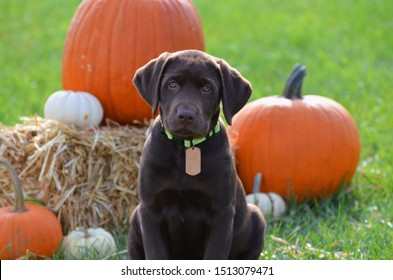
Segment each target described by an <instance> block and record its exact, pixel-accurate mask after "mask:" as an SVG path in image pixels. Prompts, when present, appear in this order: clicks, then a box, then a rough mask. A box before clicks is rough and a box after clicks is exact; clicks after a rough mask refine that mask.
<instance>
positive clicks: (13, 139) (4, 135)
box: [0, 117, 147, 234]
mask: <svg viewBox="0 0 393 280" xmlns="http://www.w3.org/2000/svg"><path fill="white" fill-rule="evenodd" d="M22 121H23V123H22V124H17V125H16V126H14V127H6V126H2V125H1V124H0V157H3V158H6V159H8V160H9V161H10V162H11V163H12V164H13V166H14V167H15V169H16V171H17V172H18V174H19V176H20V178H21V180H22V183H23V187H24V193H25V196H29V197H33V198H37V199H39V200H42V201H44V202H45V203H46V204H47V206H48V208H49V209H51V210H52V211H53V212H54V213H55V214H56V215H57V217H58V219H59V221H60V222H61V224H62V225H63V230H64V233H65V234H66V233H67V232H69V231H70V230H73V229H75V228H77V227H80V226H85V227H103V228H106V229H108V230H110V231H114V230H117V231H119V232H125V231H127V229H128V220H129V217H130V213H131V211H132V210H133V209H134V208H135V206H136V205H137V204H138V202H139V198H138V192H137V176H138V169H139V159H140V155H141V150H142V146H143V143H144V142H145V139H146V136H145V134H146V129H147V126H146V125H141V126H128V125H127V126H121V125H119V124H117V123H113V122H108V123H107V125H106V126H102V127H100V128H97V129H87V128H77V127H75V126H70V125H66V124H62V123H59V122H57V121H53V120H47V119H42V118H39V117H33V118H22ZM13 195H14V191H13V186H12V184H11V180H10V177H9V174H7V172H6V171H5V170H3V169H1V170H0V207H3V206H5V205H10V204H12V203H13V198H14V196H13Z"/></svg>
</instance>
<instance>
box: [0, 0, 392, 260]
mask: <svg viewBox="0 0 393 280" xmlns="http://www.w3.org/2000/svg"><path fill="white" fill-rule="evenodd" d="M79 2H80V1H77V0H57V1H40V0H30V1H23V0H14V1H2V2H1V3H0V66H1V71H0V122H1V123H4V124H7V125H13V124H15V123H17V122H18V121H19V117H20V116H31V115H33V114H38V115H41V116H42V115H43V113H42V112H43V106H44V103H45V100H46V98H47V97H48V96H49V95H50V94H51V93H53V92H54V91H56V90H59V89H61V77H60V74H61V73H60V71H61V57H62V47H63V42H64V38H65V34H66V31H67V28H68V25H69V23H70V20H71V18H72V15H73V13H74V11H75V9H76V7H77V6H78V4H79ZM194 2H195V4H196V6H197V8H198V11H199V14H200V16H201V19H202V22H203V27H204V33H205V40H206V50H207V52H209V53H211V54H212V55H215V56H218V57H221V58H224V59H225V60H227V61H228V62H229V63H230V64H231V65H232V66H234V67H236V68H237V69H238V70H239V71H240V72H241V73H242V74H243V76H245V77H246V78H247V79H248V80H250V81H251V83H252V85H253V88H254V92H253V96H252V99H256V98H260V97H264V96H270V95H278V94H280V93H281V91H282V90H283V87H284V84H285V80H286V78H287V76H288V74H289V72H290V70H291V69H292V67H293V66H294V65H295V64H297V63H301V64H303V65H305V66H306V67H307V77H306V79H305V83H304V86H303V93H304V94H317V95H322V96H326V97H330V98H332V99H334V100H336V101H337V102H339V103H341V104H342V105H343V106H345V107H346V108H347V109H348V110H349V112H351V114H352V115H353V117H354V119H355V121H356V123H357V125H358V128H359V132H360V136H361V145H362V151H361V159H360V162H359V166H358V170H357V173H356V175H355V178H354V179H353V181H352V184H351V186H350V187H349V188H348V189H347V190H345V191H342V192H340V193H338V194H337V195H335V196H332V197H330V198H328V199H326V200H323V201H321V202H319V203H306V204H296V203H289V205H288V211H287V213H285V214H284V215H283V216H282V217H281V218H280V219H272V218H268V222H269V227H268V230H267V235H266V248H265V251H264V253H263V255H262V257H261V258H262V259H320V258H323V259H340V258H344V259H392V258H393V202H392V201H393V179H392V178H393V176H392V173H393V150H392V148H391V146H392V143H393V136H392V131H393V115H391V114H390V113H389V112H391V111H390V110H391V109H392V108H393V101H392V97H391V95H392V93H393V91H392V88H393V78H392V73H393V51H392V50H393V36H392V30H393V17H392V11H393V2H392V1H389V0H379V1H378V0H375V1H369V0H358V1H355V0H352V1H350V0H348V1H342V0H341V1H339V0H331V1H322V0H317V1H306V0H299V1H267V0H265V1H263V0H248V1H225V0H215V1H211V0H195V1H194ZM333 160H334V159H333ZM118 239H119V240H121V241H123V242H122V243H124V240H123V238H122V237H120V238H118Z"/></svg>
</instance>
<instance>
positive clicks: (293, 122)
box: [229, 65, 360, 200]
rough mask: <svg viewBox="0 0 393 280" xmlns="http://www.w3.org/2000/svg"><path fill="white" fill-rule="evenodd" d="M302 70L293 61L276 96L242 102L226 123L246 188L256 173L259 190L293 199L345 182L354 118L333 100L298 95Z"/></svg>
mask: <svg viewBox="0 0 393 280" xmlns="http://www.w3.org/2000/svg"><path fill="white" fill-rule="evenodd" d="M305 74H306V69H305V68H304V67H303V66H300V65H299V66H297V67H295V68H294V70H293V71H292V74H291V76H290V78H289V79H288V81H287V85H286V88H285V91H284V93H283V95H282V96H271V97H265V98H261V99H258V100H256V101H253V102H251V103H249V104H247V105H246V106H245V107H244V108H243V109H242V110H241V111H240V112H239V113H238V114H237V115H236V116H235V117H234V119H233V122H232V127H230V128H229V135H230V137H231V142H232V145H233V146H234V150H235V156H236V161H237V170H238V173H239V177H240V178H241V180H242V181H243V184H244V187H245V190H246V192H247V193H252V191H253V180H254V177H255V175H256V174H257V173H259V172H260V173H262V175H263V177H262V184H261V187H260V191H261V192H265V193H267V192H276V193H278V194H280V195H282V196H284V197H287V198H288V197H291V196H292V197H293V196H295V197H297V199H298V200H304V199H314V198H319V197H326V196H328V195H330V194H332V193H333V192H335V191H336V190H338V189H339V187H340V186H342V185H348V184H349V183H350V181H351V179H352V177H353V175H354V173H355V171H356V167H357V164H358V161H359V156H360V141H359V133H358V129H357V127H356V124H355V121H354V120H353V118H352V116H351V115H350V114H349V113H348V111H347V110H346V109H345V108H344V107H343V106H341V105H340V104H339V103H337V102H335V101H333V100H331V99H329V98H326V97H322V96H315V95H307V96H302V94H301V86H302V81H303V78H304V76H305Z"/></svg>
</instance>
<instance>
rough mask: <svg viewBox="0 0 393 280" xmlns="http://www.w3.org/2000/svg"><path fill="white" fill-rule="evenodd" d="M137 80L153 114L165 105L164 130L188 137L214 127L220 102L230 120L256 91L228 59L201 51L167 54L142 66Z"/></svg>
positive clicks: (162, 112)
mask: <svg viewBox="0 0 393 280" xmlns="http://www.w3.org/2000/svg"><path fill="white" fill-rule="evenodd" d="M133 82H134V84H135V86H136V87H137V89H138V91H139V93H140V94H141V96H142V97H143V99H144V100H146V102H147V103H149V104H150V106H151V107H152V110H153V114H155V113H156V112H157V109H158V107H160V114H161V119H162V122H163V124H164V127H165V129H166V130H167V131H169V132H170V133H172V134H173V135H176V136H178V137H182V138H186V139H193V138H198V137H203V136H205V135H206V134H207V133H208V132H209V130H210V129H212V128H213V127H214V125H215V124H216V122H217V120H218V117H219V113H220V102H221V101H222V104H223V111H224V116H225V119H226V120H227V122H228V124H231V121H232V117H233V116H234V115H235V114H236V113H237V112H238V111H239V110H240V109H241V108H242V107H243V106H244V105H245V104H246V102H247V100H248V99H249V97H250V95H251V92H252V89H251V85H250V83H249V82H248V81H247V80H246V79H244V78H243V77H242V76H241V75H240V73H239V72H238V71H236V70H235V69H234V68H232V67H231V66H229V65H228V63H226V62H225V61H224V60H222V59H218V58H215V57H213V56H210V55H208V54H206V53H204V52H201V51H197V50H186V51H179V52H175V53H163V54H161V55H160V56H159V57H158V58H156V59H153V60H151V61H150V62H148V63H147V64H146V65H145V66H143V67H141V68H140V69H139V70H138V71H137V72H136V73H135V76H134V80H133Z"/></svg>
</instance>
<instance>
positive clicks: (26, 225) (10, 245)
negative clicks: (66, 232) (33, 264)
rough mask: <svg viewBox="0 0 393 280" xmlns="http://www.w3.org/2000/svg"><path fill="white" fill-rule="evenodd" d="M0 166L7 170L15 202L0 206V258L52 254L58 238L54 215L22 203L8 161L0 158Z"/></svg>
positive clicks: (38, 206) (15, 178)
mask: <svg viewBox="0 0 393 280" xmlns="http://www.w3.org/2000/svg"><path fill="white" fill-rule="evenodd" d="M0 166H3V167H5V168H7V169H8V170H9V172H10V173H11V175H12V181H13V183H14V188H15V205H14V206H6V207H2V208H0V233H1V234H0V259H1V260H10V259H17V258H21V257H22V258H23V257H26V255H27V254H29V255H33V256H36V257H40V258H41V257H52V256H53V254H54V253H56V252H57V250H58V248H59V246H60V242H61V239H62V230H61V225H60V223H59V221H58V220H57V218H56V216H55V215H54V214H53V213H52V212H50V211H49V210H48V209H46V208H45V207H42V206H40V205H38V204H34V203H24V200H23V191H22V186H21V184H20V182H19V178H18V175H17V174H16V172H15V170H14V169H13V168H12V166H11V165H10V163H9V162H8V161H6V160H4V159H0Z"/></svg>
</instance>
